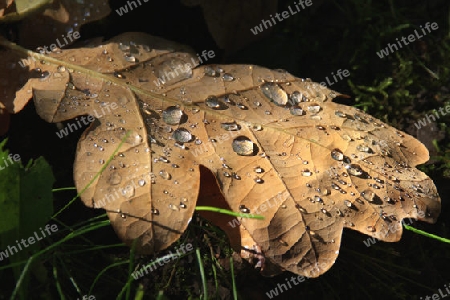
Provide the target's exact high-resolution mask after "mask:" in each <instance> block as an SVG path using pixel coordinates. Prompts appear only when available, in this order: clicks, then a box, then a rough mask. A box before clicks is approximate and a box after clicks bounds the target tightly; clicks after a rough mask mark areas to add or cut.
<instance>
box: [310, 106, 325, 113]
mask: <svg viewBox="0 0 450 300" xmlns="http://www.w3.org/2000/svg"><path fill="white" fill-rule="evenodd" d="M321 109H322V108H321V107H320V105H319V104H312V105H309V106H308V111H309V112H310V113H313V114H316V113H318V112H319V111H320V110H321Z"/></svg>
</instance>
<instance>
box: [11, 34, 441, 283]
mask: <svg viewBox="0 0 450 300" xmlns="http://www.w3.org/2000/svg"><path fill="white" fill-rule="evenodd" d="M196 61H197V60H196V56H195V54H194V53H193V52H192V51H190V50H188V49H187V48H185V47H183V46H180V45H178V44H175V43H171V42H168V41H165V40H162V39H158V38H155V37H152V36H148V35H145V34H139V33H127V34H123V35H120V36H117V37H115V38H113V39H112V40H110V41H108V42H107V43H103V42H100V41H99V40H96V41H94V42H93V43H92V44H90V45H89V46H86V47H85V48H83V49H75V50H63V51H61V53H54V54H52V55H51V57H48V58H47V59H46V62H45V63H42V62H41V61H36V62H35V67H36V68H40V70H41V72H42V74H43V76H37V77H38V78H34V79H30V80H29V81H28V83H27V84H26V88H27V89H32V93H33V97H34V101H35V104H36V107H37V112H38V113H39V115H40V116H41V117H42V118H44V119H45V120H46V121H48V122H61V121H63V120H70V119H73V118H75V117H78V118H77V119H75V120H74V121H70V122H72V123H76V122H80V121H83V122H84V121H85V120H86V119H81V118H80V117H79V116H81V115H86V114H90V115H92V116H95V120H94V121H93V122H92V124H91V125H90V127H89V128H88V129H87V130H86V131H85V132H84V134H83V135H82V137H81V138H80V141H79V143H78V149H77V155H76V159H75V164H74V177H75V182H76V186H77V189H78V190H79V191H82V190H83V189H84V188H85V187H86V186H88V185H89V183H90V181H93V183H92V184H91V185H89V187H88V188H87V189H86V190H85V191H84V192H83V193H82V195H81V198H82V200H83V202H84V203H85V204H86V205H87V206H90V207H95V208H103V209H106V211H107V213H108V216H109V218H110V220H111V224H112V225H113V227H114V229H115V230H116V232H117V234H118V236H119V237H120V238H121V239H122V240H124V241H125V242H126V243H127V244H129V245H130V244H131V243H132V242H133V240H135V239H137V240H138V243H137V249H138V251H140V252H142V253H153V252H155V251H159V250H162V249H164V248H167V247H168V246H169V245H170V244H172V243H173V242H174V241H176V240H177V239H178V238H179V237H180V235H181V234H182V233H183V231H184V230H185V229H186V227H187V226H188V223H189V221H190V219H191V218H192V214H193V212H194V209H195V206H196V203H197V199H200V200H199V201H200V202H201V203H202V204H204V203H207V204H210V205H214V204H215V202H214V201H213V200H211V198H209V200H208V197H207V195H214V194H218V193H220V195H221V196H223V197H222V198H221V201H222V202H221V204H220V206H222V207H224V208H229V209H231V210H233V211H236V212H242V213H252V214H259V215H262V216H264V217H265V219H264V220H257V219H249V218H242V219H240V220H238V221H239V222H240V226H238V227H236V228H231V226H229V223H228V222H229V221H230V219H223V218H222V219H221V220H219V219H220V218H213V219H215V221H217V222H216V223H217V224H218V225H220V226H221V227H222V228H224V230H226V232H227V233H228V234H229V235H230V237H231V238H232V241H233V242H234V243H235V244H238V246H241V247H244V248H250V249H260V250H261V252H262V254H263V255H264V256H265V259H266V262H267V263H270V264H271V265H272V266H275V267H274V268H273V269H268V268H267V269H266V272H265V274H266V275H271V274H274V273H276V272H277V271H279V270H289V271H292V272H294V273H296V274H299V275H305V276H308V277H317V276H319V275H321V274H323V273H324V272H325V271H327V270H328V269H329V268H330V267H331V266H332V265H333V263H334V262H335V260H336V258H337V256H338V252H339V248H340V243H341V236H342V230H343V228H350V229H353V230H357V231H360V232H362V233H364V234H367V235H369V236H373V237H376V238H379V239H380V240H383V241H391V242H393V241H398V240H399V239H400V237H401V234H402V227H401V223H400V222H401V220H402V219H404V218H415V219H418V220H421V221H426V222H431V223H432V222H435V221H436V218H437V217H438V215H439V213H440V198H439V195H438V193H437V191H436V188H435V186H434V184H433V182H432V180H431V179H430V178H428V177H427V176H426V175H425V174H424V173H423V172H421V171H419V170H417V169H416V168H415V166H416V165H418V164H422V163H424V162H426V161H427V160H428V158H429V157H428V151H427V149H426V148H425V147H424V146H423V145H422V144H421V143H420V142H418V141H417V140H416V139H414V138H413V137H412V136H409V135H407V134H405V133H403V132H400V131H398V130H396V129H395V128H393V127H391V126H389V125H388V124H385V123H383V122H381V121H380V120H377V119H375V118H373V117H371V116H370V115H367V114H366V113H364V112H362V111H360V110H358V109H356V108H354V107H348V106H345V105H341V104H338V103H335V102H333V99H334V98H335V97H337V96H340V94H339V93H337V92H335V91H332V90H329V89H328V88H326V87H323V86H321V85H319V84H317V83H314V82H312V81H311V80H309V79H300V78H297V77H294V76H293V75H291V74H289V73H288V72H286V71H283V70H269V69H266V68H262V67H259V66H254V65H220V66H219V65H209V66H195V68H193V67H194V65H196V64H197V62H196ZM21 92H22V91H19V92H18V94H20V93H21ZM84 118H86V117H84ZM92 119H93V118H91V120H92ZM121 140H124V144H123V145H122V146H121V147H120V148H119V152H118V153H115V152H114V151H115V149H116V148H117V147H118V145H119V143H120V141H121ZM110 156H113V158H112V160H111V162H110V163H109V164H108V165H107V167H106V169H105V170H104V171H103V172H102V173H101V175H100V176H99V177H97V178H96V177H95V176H96V174H97V173H98V172H99V170H101V168H102V167H103V166H104V165H106V163H107V161H108V158H109V157H110ZM210 175H212V176H214V177H211V176H210ZM205 183H206V185H205ZM216 183H217V184H216ZM215 184H216V188H214V187H213V186H214V185H215ZM200 191H201V193H204V194H201V193H200ZM217 198H220V197H217ZM394 228H395V230H394ZM237 230H239V232H237ZM268 265H269V264H268ZM267 270H269V271H267ZM272 270H273V271H272Z"/></svg>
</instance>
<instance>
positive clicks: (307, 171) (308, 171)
mask: <svg viewBox="0 0 450 300" xmlns="http://www.w3.org/2000/svg"><path fill="white" fill-rule="evenodd" d="M311 175H312V172H311V171H310V170H309V169H304V170H303V171H302V176H306V177H307V176H311Z"/></svg>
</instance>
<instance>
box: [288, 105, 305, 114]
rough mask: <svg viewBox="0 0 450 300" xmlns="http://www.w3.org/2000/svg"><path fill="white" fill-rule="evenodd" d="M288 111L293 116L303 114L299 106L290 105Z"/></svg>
mask: <svg viewBox="0 0 450 300" xmlns="http://www.w3.org/2000/svg"><path fill="white" fill-rule="evenodd" d="M289 111H290V113H291V115H293V116H303V115H305V112H304V111H303V109H302V108H301V107H299V106H292V107H291V108H290V110H289Z"/></svg>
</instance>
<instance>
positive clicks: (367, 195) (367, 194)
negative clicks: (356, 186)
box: [361, 190, 376, 202]
mask: <svg viewBox="0 0 450 300" xmlns="http://www.w3.org/2000/svg"><path fill="white" fill-rule="evenodd" d="M361 196H362V197H363V198H364V199H366V200H367V201H369V202H373V200H374V199H375V196H376V195H375V193H374V192H372V191H371V190H365V191H363V192H362V193H361Z"/></svg>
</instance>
